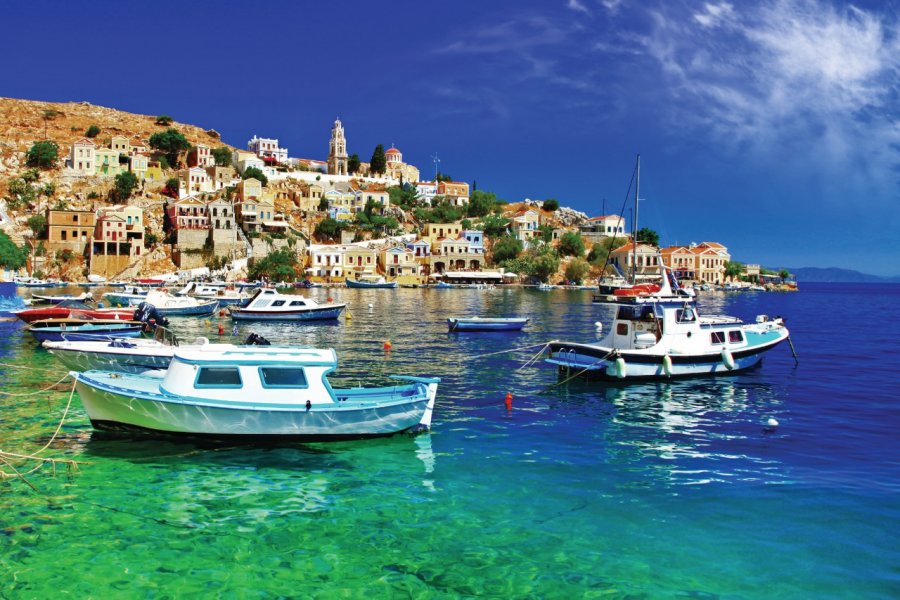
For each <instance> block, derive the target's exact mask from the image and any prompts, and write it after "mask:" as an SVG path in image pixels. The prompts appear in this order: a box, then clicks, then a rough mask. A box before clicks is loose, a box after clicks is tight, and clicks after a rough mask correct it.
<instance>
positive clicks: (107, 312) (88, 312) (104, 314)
mask: <svg viewBox="0 0 900 600" xmlns="http://www.w3.org/2000/svg"><path fill="white" fill-rule="evenodd" d="M15 315H16V316H17V317H19V318H20V319H22V320H23V321H25V322H26V323H33V322H35V321H42V320H44V319H67V318H69V317H74V318H81V319H118V320H120V321H129V320H131V318H132V317H133V316H134V309H133V308H92V307H90V306H88V305H87V304H85V303H84V302H77V301H66V302H62V303H60V304H56V305H53V306H42V307H40V308H26V309H23V310H17V311H15Z"/></svg>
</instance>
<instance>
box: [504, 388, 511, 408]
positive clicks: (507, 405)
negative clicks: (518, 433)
mask: <svg viewBox="0 0 900 600" xmlns="http://www.w3.org/2000/svg"><path fill="white" fill-rule="evenodd" d="M504 404H506V410H512V392H506V401H505V402H504Z"/></svg>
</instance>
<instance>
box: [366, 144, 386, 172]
mask: <svg viewBox="0 0 900 600" xmlns="http://www.w3.org/2000/svg"><path fill="white" fill-rule="evenodd" d="M385 171H387V157H386V156H385V155H384V146H382V145H381V144H378V145H377V146H375V151H374V152H372V160H371V161H369V172H370V173H371V174H373V175H374V174H376V173H381V174H384V172H385Z"/></svg>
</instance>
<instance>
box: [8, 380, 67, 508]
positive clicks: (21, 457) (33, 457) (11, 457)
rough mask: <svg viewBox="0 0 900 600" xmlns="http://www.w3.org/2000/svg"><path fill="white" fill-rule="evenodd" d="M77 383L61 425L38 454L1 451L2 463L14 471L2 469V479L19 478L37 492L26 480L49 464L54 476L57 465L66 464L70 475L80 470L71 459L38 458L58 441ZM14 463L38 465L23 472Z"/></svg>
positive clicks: (58, 425) (60, 422) (57, 426)
mask: <svg viewBox="0 0 900 600" xmlns="http://www.w3.org/2000/svg"><path fill="white" fill-rule="evenodd" d="M66 377H69V375H68V374H66ZM66 377H63V378H62V379H60V380H59V381H57V382H56V383H55V384H53V385H58V384H59V383H61V382H62V381H63V380H64V379H65V378H66ZM75 383H76V382H75V381H73V382H72V389H71V391H70V392H69V400H68V401H67V402H66V408H65V409H64V410H63V414H62V417H61V418H60V420H59V423H58V424H57V425H56V430H55V431H54V432H53V435H51V436H50V439H49V440H47V443H46V444H44V445H43V446H42V447H41V448H40V449H39V450H37V451H36V452H32V453H31V454H17V453H15V452H6V451H4V450H2V449H0V462H2V463H3V464H5V465H6V466H8V467H9V468H10V469H12V471H13V472H12V473H9V472H7V471H4V470H2V469H0V479H7V478H13V477H17V478H19V479H21V480H22V481H24V482H25V483H26V484H27V485H28V487H30V488H31V489H32V490H34V491H36V492H37V491H38V489H37V488H36V487H35V486H34V484H32V483H31V482H30V481H28V479H26V475H31V474H32V473H34V472H35V471H37V470H38V469H40V468H41V467H42V466H44V465H45V464H48V463H49V464H50V465H52V466H53V473H54V475H55V474H56V465H57V464H65V465H66V471H67V472H68V473H70V474H71V473H74V472H75V471H77V470H78V462H77V461H74V460H71V459H66V460H63V459H59V458H46V457H42V456H38V455H39V454H40V453H41V452H43V451H44V450H46V449H47V448H49V447H50V446H51V445H52V444H53V442H54V441H55V440H56V436H58V435H59V432H60V430H61V429H62V426H63V423H65V421H66V417H67V416H68V414H69V408H71V406H72V398H74V397H75ZM47 389H49V388H47ZM42 391H46V390H42ZM25 395H30V394H25ZM13 461H37V463H38V464H37V465H35V466H34V467H32V468H31V469H29V470H27V471H24V472H23V471H20V470H19V469H17V468H16V467H15V465H14V464H13Z"/></svg>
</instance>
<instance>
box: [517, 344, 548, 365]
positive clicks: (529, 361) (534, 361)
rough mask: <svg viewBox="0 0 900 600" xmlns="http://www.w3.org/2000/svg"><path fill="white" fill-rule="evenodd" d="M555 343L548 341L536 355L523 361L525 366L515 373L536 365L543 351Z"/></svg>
mask: <svg viewBox="0 0 900 600" xmlns="http://www.w3.org/2000/svg"><path fill="white" fill-rule="evenodd" d="M555 341H556V340H550V341H549V342H547V343H546V344H544V345H543V347H542V348H541V349H540V350H538V353H537V354H535V355H534V356H532V357H531V358H529V359H528V360H526V361H525V364H523V365H522V366H521V367H519V368H518V369H516V371H521V370H522V369H524V368H525V367H530V366H531V365H533V364H534V363H536V362H537V360H538V358H540V357H541V355H543V354H544V351H545V350H546V349H547V348H549V347H550V344H552V343H553V342H555Z"/></svg>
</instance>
